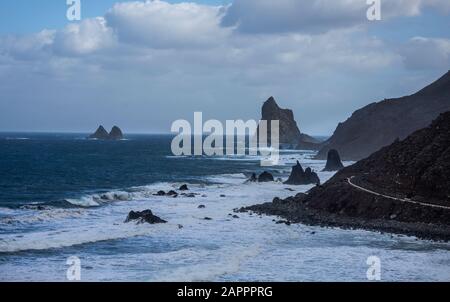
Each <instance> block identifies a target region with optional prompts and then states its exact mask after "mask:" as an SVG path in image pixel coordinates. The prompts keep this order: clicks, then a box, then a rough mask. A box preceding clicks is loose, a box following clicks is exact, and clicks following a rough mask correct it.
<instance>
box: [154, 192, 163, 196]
mask: <svg viewBox="0 0 450 302" xmlns="http://www.w3.org/2000/svg"><path fill="white" fill-rule="evenodd" d="M154 195H156V196H165V195H166V192H164V191H158V193H156V194H154Z"/></svg>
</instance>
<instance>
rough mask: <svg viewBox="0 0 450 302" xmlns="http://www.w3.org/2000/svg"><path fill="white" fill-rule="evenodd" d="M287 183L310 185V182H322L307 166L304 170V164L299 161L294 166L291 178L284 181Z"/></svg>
mask: <svg viewBox="0 0 450 302" xmlns="http://www.w3.org/2000/svg"><path fill="white" fill-rule="evenodd" d="M284 183H285V184H287V185H309V184H317V185H319V184H320V179H319V176H318V175H317V174H316V173H315V172H313V171H312V170H311V168H307V169H306V170H303V167H302V165H300V163H299V162H298V161H297V164H296V165H295V166H293V167H292V172H291V175H290V176H289V179H288V180H287V181H285V182H284Z"/></svg>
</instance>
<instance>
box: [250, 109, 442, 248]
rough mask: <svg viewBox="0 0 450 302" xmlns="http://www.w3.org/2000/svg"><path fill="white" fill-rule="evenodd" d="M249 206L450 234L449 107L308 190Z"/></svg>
mask: <svg viewBox="0 0 450 302" xmlns="http://www.w3.org/2000/svg"><path fill="white" fill-rule="evenodd" d="M249 209H250V210H253V211H258V212H263V213H269V214H276V215H279V216H282V217H285V218H288V219H289V220H290V221H296V222H304V223H308V224H320V225H333V226H344V227H357V228H365V229H375V230H383V231H390V232H396V233H404V234H410V235H417V236H419V237H424V238H435V239H445V240H450V112H446V113H444V114H442V115H440V116H439V118H438V119H436V120H435V121H434V122H433V123H432V124H431V125H430V126H428V127H427V128H424V129H422V130H419V131H416V132H415V133H413V134H412V135H410V136H409V137H407V138H406V139H405V140H403V141H400V140H397V141H396V142H394V143H393V144H391V145H390V146H388V147H385V148H382V149H381V150H380V151H378V152H375V153H374V154H372V155H371V156H369V157H368V158H366V159H364V160H361V161H359V162H357V163H356V164H354V165H352V166H349V167H346V168H344V169H342V170H341V171H339V172H338V173H337V174H336V175H335V176H334V177H332V178H331V179H330V180H329V181H328V182H326V183H325V184H324V185H322V186H318V187H315V188H313V189H312V190H311V191H310V192H309V193H308V194H307V195H304V196H298V197H290V198H288V199H286V200H284V201H278V202H277V203H276V204H275V203H270V204H265V205H261V206H255V207H251V208H249Z"/></svg>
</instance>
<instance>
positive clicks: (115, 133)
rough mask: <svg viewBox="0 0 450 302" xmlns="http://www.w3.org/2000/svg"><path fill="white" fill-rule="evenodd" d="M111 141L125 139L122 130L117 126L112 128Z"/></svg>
mask: <svg viewBox="0 0 450 302" xmlns="http://www.w3.org/2000/svg"><path fill="white" fill-rule="evenodd" d="M109 139H112V140H121V139H123V133H122V130H120V128H119V127H117V126H114V127H112V129H111V132H109Z"/></svg>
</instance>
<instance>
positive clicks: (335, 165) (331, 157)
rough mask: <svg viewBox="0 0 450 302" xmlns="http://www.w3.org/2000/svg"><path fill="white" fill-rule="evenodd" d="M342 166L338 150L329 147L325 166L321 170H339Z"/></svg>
mask: <svg viewBox="0 0 450 302" xmlns="http://www.w3.org/2000/svg"><path fill="white" fill-rule="evenodd" d="M343 168H344V165H343V164H342V161H341V157H340V156H339V152H338V151H337V150H335V149H331V150H330V151H328V157H327V164H326V166H325V169H323V171H324V172H332V171H339V170H341V169H343Z"/></svg>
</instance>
